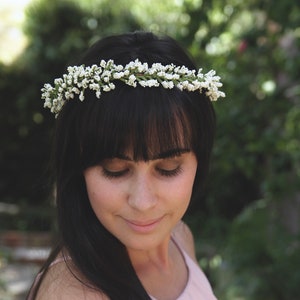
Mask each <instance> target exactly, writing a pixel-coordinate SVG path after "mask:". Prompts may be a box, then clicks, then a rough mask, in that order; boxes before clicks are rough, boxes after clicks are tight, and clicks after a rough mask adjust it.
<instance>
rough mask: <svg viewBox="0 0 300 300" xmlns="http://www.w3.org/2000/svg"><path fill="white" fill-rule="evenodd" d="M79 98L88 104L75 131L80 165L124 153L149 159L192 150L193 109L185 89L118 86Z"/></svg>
mask: <svg viewBox="0 0 300 300" xmlns="http://www.w3.org/2000/svg"><path fill="white" fill-rule="evenodd" d="M84 102H85V103H79V104H83V105H87V107H85V108H84V112H83V115H82V118H83V119H82V121H81V134H80V147H81V159H82V166H83V168H87V167H89V166H92V165H95V164H97V163H99V162H101V161H102V160H103V159H106V158H113V157H120V156H124V155H127V156H128V155H129V156H130V157H131V158H132V159H133V160H135V161H138V160H144V161H148V160H151V159H154V158H157V157H158V156H159V157H162V156H164V155H165V156H169V155H176V154H180V153H182V151H189V150H193V147H192V129H191V124H190V121H189V120H190V119H191V118H190V113H191V111H192V109H191V105H190V104H189V98H188V96H187V95H186V94H185V93H182V92H178V91H176V90H175V89H173V90H166V89H163V88H142V87H136V88H132V87H128V86H125V85H123V84H122V85H120V87H117V88H116V90H113V91H110V92H109V93H107V94H105V95H104V94H103V95H101V99H95V98H93V99H91V98H90V99H88V101H84ZM170 152H171V153H170Z"/></svg>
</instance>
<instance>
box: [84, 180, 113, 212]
mask: <svg viewBox="0 0 300 300" xmlns="http://www.w3.org/2000/svg"><path fill="white" fill-rule="evenodd" d="M86 188H87V193H88V197H89V200H90V204H91V206H92V208H93V210H94V212H95V214H96V215H97V217H99V216H101V215H103V214H104V213H105V212H107V211H113V210H114V207H115V206H116V201H115V199H117V198H118V197H116V195H115V194H116V192H115V190H114V189H113V188H112V187H110V186H109V185H107V184H104V183H103V182H102V181H101V180H95V179H94V178H89V177H87V178H86Z"/></svg>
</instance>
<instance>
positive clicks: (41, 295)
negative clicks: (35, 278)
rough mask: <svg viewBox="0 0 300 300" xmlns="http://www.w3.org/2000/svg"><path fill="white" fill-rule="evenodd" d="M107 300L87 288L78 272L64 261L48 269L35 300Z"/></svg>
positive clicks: (97, 292)
mask: <svg viewBox="0 0 300 300" xmlns="http://www.w3.org/2000/svg"><path fill="white" fill-rule="evenodd" d="M84 299H88V300H109V298H108V297H107V296H105V295H104V294H102V293H101V292H99V291H98V290H95V289H93V288H91V287H88V286H87V285H85V284H84V280H83V279H82V277H81V276H80V275H78V272H75V271H72V267H71V266H67V265H66V263H65V262H64V261H62V262H60V263H57V264H55V265H53V266H52V267H51V268H49V269H48V271H47V273H46V275H45V277H44V279H43V281H42V283H41V285H40V288H39V291H38V293H37V297H36V300H84Z"/></svg>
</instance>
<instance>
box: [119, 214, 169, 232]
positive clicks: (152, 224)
mask: <svg viewBox="0 0 300 300" xmlns="http://www.w3.org/2000/svg"><path fill="white" fill-rule="evenodd" d="M162 219H163V217H160V218H156V219H151V220H147V221H138V220H127V219H124V220H125V222H126V224H127V225H128V226H129V227H130V228H131V229H132V230H133V231H136V232H139V233H147V232H150V231H153V230H154V229H155V228H156V227H157V226H158V225H159V223H160V222H161V220H162Z"/></svg>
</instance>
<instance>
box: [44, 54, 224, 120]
mask: <svg viewBox="0 0 300 300" xmlns="http://www.w3.org/2000/svg"><path fill="white" fill-rule="evenodd" d="M67 71H68V73H67V74H64V75H63V76H62V78H57V79H55V80H54V86H51V85H50V84H45V85H44V87H43V88H42V99H44V100H45V103H44V107H48V108H49V109H50V110H51V112H52V113H54V114H56V116H57V115H58V114H59V112H60V111H61V109H62V107H63V105H64V104H65V102H66V101H68V100H70V99H73V98H74V96H75V94H77V95H79V99H80V100H81V101H83V100H84V92H85V90H86V89H90V90H93V91H95V92H96V97H97V98H100V97H101V93H102V92H109V91H110V90H113V89H114V88H115V85H114V83H113V82H114V81H115V80H121V81H123V82H125V83H126V84H127V85H130V86H132V87H136V86H137V85H138V84H139V85H140V86H142V87H158V86H162V87H164V88H166V89H172V88H175V87H177V88H178V89H180V90H187V91H196V90H199V92H200V93H201V92H202V90H204V91H205V94H206V95H207V96H208V97H209V98H210V100H211V101H216V100H217V99H218V98H219V97H225V94H224V93H223V92H221V91H219V89H218V88H219V87H221V86H222V83H221V82H220V77H219V76H216V72H215V71H214V70H211V71H209V72H208V73H206V74H203V73H202V69H199V71H198V72H197V73H196V71H195V70H189V69H188V68H187V67H185V66H175V65H173V64H170V65H162V64H160V63H154V64H152V66H151V67H148V64H147V63H142V62H140V61H139V60H138V59H136V60H135V61H131V62H130V63H128V64H127V65H126V66H122V65H116V64H114V61H113V60H108V61H104V60H102V61H101V62H100V64H99V66H97V65H92V66H89V67H85V66H84V65H81V66H74V67H68V69H67Z"/></svg>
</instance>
